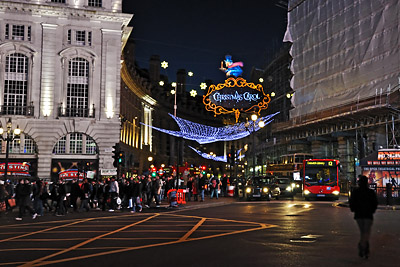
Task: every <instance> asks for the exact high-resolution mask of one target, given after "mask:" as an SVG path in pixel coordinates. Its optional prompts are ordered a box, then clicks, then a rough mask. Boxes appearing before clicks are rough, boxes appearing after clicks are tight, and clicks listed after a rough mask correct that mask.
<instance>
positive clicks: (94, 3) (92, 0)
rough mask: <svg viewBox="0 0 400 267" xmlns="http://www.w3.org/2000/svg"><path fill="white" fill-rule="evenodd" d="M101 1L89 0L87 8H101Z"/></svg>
mask: <svg viewBox="0 0 400 267" xmlns="http://www.w3.org/2000/svg"><path fill="white" fill-rule="evenodd" d="M101 2H102V1H101V0H89V1H88V6H94V7H101Z"/></svg>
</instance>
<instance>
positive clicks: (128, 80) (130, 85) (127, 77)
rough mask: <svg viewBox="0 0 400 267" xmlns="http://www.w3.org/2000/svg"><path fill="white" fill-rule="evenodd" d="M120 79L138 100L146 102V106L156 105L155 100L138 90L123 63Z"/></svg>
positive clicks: (136, 84) (140, 89)
mask: <svg viewBox="0 0 400 267" xmlns="http://www.w3.org/2000/svg"><path fill="white" fill-rule="evenodd" d="M121 78H122V81H123V82H124V83H125V84H126V86H128V88H129V89H130V90H131V91H132V92H133V93H134V94H135V95H136V96H137V97H139V98H140V99H142V100H144V101H145V102H147V103H148V104H150V106H155V105H156V104H157V100H155V99H154V98H152V97H151V96H150V95H148V94H146V92H144V91H143V90H142V88H140V86H139V85H138V83H137V82H135V81H134V79H133V78H132V77H131V75H130V74H129V70H128V68H127V66H126V64H125V62H123V63H122V68H121Z"/></svg>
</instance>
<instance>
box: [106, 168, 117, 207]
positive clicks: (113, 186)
mask: <svg viewBox="0 0 400 267" xmlns="http://www.w3.org/2000/svg"><path fill="white" fill-rule="evenodd" d="M109 193H110V197H111V203H110V205H111V209H109V210H108V211H110V212H113V211H114V210H116V209H117V198H118V195H119V185H118V182H117V181H116V180H115V177H114V176H113V177H112V178H111V182H110V190H109Z"/></svg>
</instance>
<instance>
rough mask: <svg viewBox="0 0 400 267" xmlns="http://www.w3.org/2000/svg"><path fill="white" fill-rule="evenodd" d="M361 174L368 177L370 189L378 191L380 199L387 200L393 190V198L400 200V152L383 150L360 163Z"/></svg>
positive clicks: (397, 150)
mask: <svg viewBox="0 0 400 267" xmlns="http://www.w3.org/2000/svg"><path fill="white" fill-rule="evenodd" d="M360 167H361V172H362V174H363V175H365V176H367V177H368V184H369V185H370V188H373V189H376V192H377V195H378V197H381V198H386V197H387V195H388V194H387V193H388V191H387V190H388V188H389V187H390V188H391V191H392V192H391V195H392V197H393V198H397V199H398V198H399V190H400V186H399V185H400V150H399V149H381V150H379V151H376V152H374V153H372V154H371V155H369V156H368V157H366V158H364V159H362V160H361V161H360ZM389 193H390V192H389Z"/></svg>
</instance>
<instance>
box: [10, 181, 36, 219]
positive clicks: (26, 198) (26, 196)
mask: <svg viewBox="0 0 400 267" xmlns="http://www.w3.org/2000/svg"><path fill="white" fill-rule="evenodd" d="M31 192H32V188H31V185H30V184H29V180H27V179H26V180H24V179H21V180H20V182H19V184H18V185H17V188H16V198H17V203H18V206H19V215H18V217H17V218H15V219H16V220H17V221H22V215H23V214H24V213H25V209H27V210H28V211H29V212H30V213H31V215H32V219H35V218H36V216H37V214H36V213H35V211H34V210H33V208H32V200H31V196H30V195H31Z"/></svg>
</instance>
